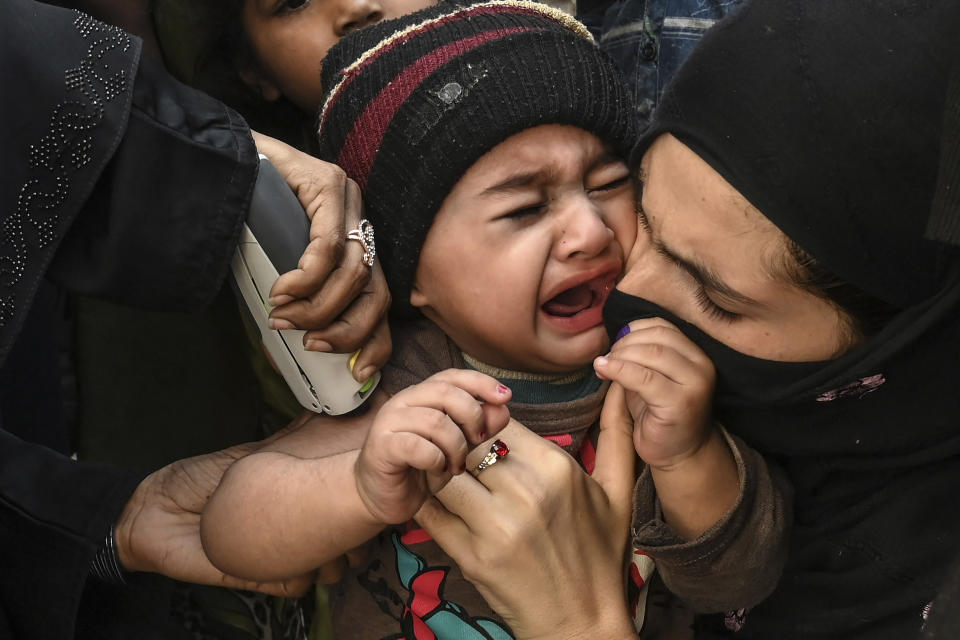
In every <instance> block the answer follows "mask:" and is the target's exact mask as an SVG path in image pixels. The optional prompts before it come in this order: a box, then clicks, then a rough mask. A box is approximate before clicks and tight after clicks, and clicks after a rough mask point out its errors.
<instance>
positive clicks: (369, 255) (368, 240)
mask: <svg viewBox="0 0 960 640" xmlns="http://www.w3.org/2000/svg"><path fill="white" fill-rule="evenodd" d="M347 240H356V241H357V242H359V243H360V244H362V245H363V264H365V265H367V266H368V267H372V266H373V259H374V258H375V257H376V256H377V245H376V244H374V242H373V225H372V224H370V221H369V220H367V219H366V218H364V219H363V220H361V221H360V224H358V225H357V228H356V229H353V230H352V231H350V232H349V233H348V234H347Z"/></svg>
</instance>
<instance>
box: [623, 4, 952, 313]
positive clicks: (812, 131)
mask: <svg viewBox="0 0 960 640" xmlns="http://www.w3.org/2000/svg"><path fill="white" fill-rule="evenodd" d="M958 48H960V3H957V2H953V1H948V0H924V1H922V2H919V1H917V0H777V1H776V2H770V1H768V0H757V1H750V0H748V2H746V3H745V5H744V6H743V7H741V8H740V10H739V12H737V13H735V14H734V15H732V16H730V17H728V18H727V19H725V20H723V21H721V22H719V23H718V24H717V25H715V26H714V27H713V28H712V29H711V30H710V31H709V32H708V33H707V34H706V35H705V36H704V38H703V40H702V41H701V43H700V45H699V46H698V47H697V49H696V50H695V51H694V52H693V53H692V54H691V55H690V57H689V58H688V59H687V60H686V62H685V63H684V64H683V66H682V67H681V68H680V70H679V71H678V73H677V75H676V77H675V78H674V79H673V81H672V82H671V84H670V85H669V86H668V87H667V90H666V91H665V93H664V97H663V100H662V102H661V104H660V107H659V109H658V111H657V113H656V114H655V115H654V121H653V123H652V124H651V127H650V129H649V130H647V131H646V132H645V133H644V136H643V139H642V140H641V141H640V142H639V143H638V146H637V148H636V149H635V151H634V154H633V158H632V161H633V162H634V163H635V162H638V161H639V159H640V156H642V154H643V153H644V152H645V151H646V149H647V148H648V147H649V146H650V144H652V142H653V141H654V139H656V138H657V137H658V136H660V135H661V134H664V133H671V134H673V135H674V136H676V137H677V138H678V139H679V140H680V141H681V142H683V143H684V144H685V145H686V146H688V147H689V148H690V149H692V150H693V151H694V152H695V153H697V155H699V156H700V157H701V158H702V159H703V160H704V161H706V162H707V163H708V164H710V165H711V166H712V167H713V168H714V169H715V170H716V171H717V172H718V173H720V175H722V176H723V177H724V179H725V180H726V181H727V182H729V183H730V184H731V185H732V186H733V187H734V188H736V189H737V190H738V191H739V192H740V193H741V194H742V195H743V196H744V197H746V199H747V200H749V201H750V203H751V204H753V205H754V206H755V207H757V209H759V210H760V212H761V213H762V214H763V215H764V216H766V217H767V218H768V219H769V220H770V221H771V222H773V223H774V224H775V225H777V226H778V227H779V228H780V229H781V230H782V231H783V232H784V233H785V234H786V235H787V236H788V237H789V238H790V239H791V240H793V241H794V242H795V243H796V244H797V245H799V246H800V247H801V248H802V249H803V250H804V251H805V252H807V253H808V254H810V255H811V256H813V257H814V258H815V259H816V260H817V261H818V262H819V263H820V264H821V265H822V266H823V268H825V269H827V270H828V271H830V272H831V273H832V274H833V275H835V276H837V277H839V278H841V279H843V280H845V281H846V282H849V283H851V284H853V285H856V286H857V287H858V288H860V289H861V290H862V291H864V292H866V293H868V294H870V295H872V296H873V297H875V298H877V299H879V300H882V301H884V302H886V303H888V304H890V305H892V306H894V307H898V308H906V307H908V306H911V305H913V304H915V303H917V302H919V301H922V300H925V299H927V298H929V297H930V296H931V295H932V294H933V293H935V292H936V291H938V290H939V289H940V288H941V286H943V282H944V280H945V278H946V277H947V275H948V268H949V267H950V266H951V262H953V253H952V251H951V249H949V248H948V247H947V246H946V245H944V244H940V243H937V242H934V241H932V240H929V239H927V238H925V237H924V233H925V229H926V225H927V218H928V216H929V213H930V210H931V201H932V199H933V194H934V186H935V183H936V179H937V166H938V162H939V158H940V153H939V148H940V140H941V136H940V134H941V124H942V122H943V120H944V115H943V114H944V109H945V95H946V92H947V78H948V72H949V69H950V64H951V62H952V61H953V60H955V59H956V52H957V49H958Z"/></svg>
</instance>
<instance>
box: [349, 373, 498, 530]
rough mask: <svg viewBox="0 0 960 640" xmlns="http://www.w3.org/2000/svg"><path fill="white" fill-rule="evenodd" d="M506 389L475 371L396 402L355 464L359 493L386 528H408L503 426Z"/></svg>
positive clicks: (438, 377) (426, 385) (436, 379)
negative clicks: (471, 452) (478, 447)
mask: <svg viewBox="0 0 960 640" xmlns="http://www.w3.org/2000/svg"><path fill="white" fill-rule="evenodd" d="M510 397H511V393H510V389H508V388H507V387H505V386H503V385H502V384H500V383H499V382H497V381H496V380H495V379H493V378H491V377H490V376H487V375H484V374H482V373H479V372H477V371H466V370H458V369H448V370H447V371H442V372H440V373H438V374H435V375H433V376H430V377H429V378H427V379H426V380H424V381H423V382H421V383H420V384H417V385H414V386H412V387H409V388H407V389H404V390H403V391H401V392H400V393H398V394H397V395H395V396H393V397H392V398H391V399H390V400H389V401H387V403H386V404H384V405H383V407H382V408H381V409H380V411H379V412H378V413H377V416H376V418H374V421H373V425H372V426H371V427H370V431H369V433H368V434H367V439H366V441H365V442H364V444H363V449H362V450H361V451H360V456H359V458H358V459H357V466H356V477H357V490H358V492H359V493H360V497H361V499H362V500H363V502H364V504H365V505H366V507H367V509H368V510H369V511H370V513H371V514H372V515H373V516H374V518H376V519H377V520H379V521H380V522H383V523H386V524H397V523H401V522H406V521H407V520H409V519H410V518H411V517H413V514H414V513H416V511H417V510H418V509H419V508H420V505H422V504H423V501H424V500H426V498H427V496H429V495H430V494H431V493H432V492H435V491H439V490H440V489H441V488H442V487H443V486H444V485H445V484H446V483H447V481H448V480H450V478H451V477H452V476H453V475H455V474H458V473H462V472H463V471H464V469H465V464H466V457H467V452H468V451H469V450H470V449H471V448H472V447H473V446H475V445H478V444H480V443H481V442H483V441H485V440H487V439H488V438H490V437H491V436H492V435H494V434H495V433H497V432H499V431H500V430H501V429H503V427H505V426H506V424H507V422H508V421H509V419H510V412H509V411H508V410H507V407H506V406H505V405H506V403H507V401H508V400H509V399H510Z"/></svg>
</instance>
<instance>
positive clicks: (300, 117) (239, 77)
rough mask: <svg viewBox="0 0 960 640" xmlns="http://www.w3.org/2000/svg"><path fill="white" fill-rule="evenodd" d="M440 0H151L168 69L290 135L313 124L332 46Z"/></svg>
mask: <svg viewBox="0 0 960 640" xmlns="http://www.w3.org/2000/svg"><path fill="white" fill-rule="evenodd" d="M437 1H438V0H217V1H216V2H211V1H210V0H200V1H198V0H151V2H152V11H153V15H154V22H155V27H156V30H157V32H158V36H159V40H160V42H161V47H162V48H163V53H164V57H165V59H166V62H167V64H168V65H169V66H171V68H172V69H173V71H174V72H175V73H176V74H177V75H178V76H179V77H180V78H181V79H183V80H185V81H186V82H188V83H190V84H193V85H194V86H197V87H199V88H201V89H204V90H205V91H208V92H209V93H211V94H212V95H214V96H216V97H218V98H220V99H221V100H224V101H225V102H227V103H228V104H230V105H231V106H234V107H235V108H237V109H238V110H239V111H241V113H243V114H244V116H245V117H247V118H248V119H249V120H251V124H252V125H253V126H254V128H258V129H261V130H263V131H264V132H265V133H272V134H275V135H279V136H280V137H283V138H287V139H288V140H289V139H290V138H291V137H292V136H295V135H297V134H299V133H300V130H301V129H304V127H303V125H312V122H313V118H314V116H315V115H316V112H317V109H318V107H319V105H320V96H321V93H322V88H321V85H320V61H321V60H323V58H324V56H326V55H327V51H329V50H330V47H332V46H333V45H334V44H336V43H337V41H338V40H340V38H342V37H343V36H345V35H346V34H348V33H350V32H351V31H355V30H357V29H360V28H362V27H365V26H369V25H371V24H374V23H376V22H379V21H381V20H387V19H391V18H396V17H399V16H402V15H405V14H408V13H412V12H414V11H417V10H419V9H423V8H426V7H429V6H432V5H434V4H436V3H437ZM289 141H290V142H294V143H296V142H298V141H297V140H289Z"/></svg>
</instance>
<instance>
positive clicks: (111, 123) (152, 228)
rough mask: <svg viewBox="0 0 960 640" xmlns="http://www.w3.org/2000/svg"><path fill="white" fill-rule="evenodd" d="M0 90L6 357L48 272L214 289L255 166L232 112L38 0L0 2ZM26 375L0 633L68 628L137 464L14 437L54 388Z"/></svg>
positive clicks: (1, 568) (3, 478) (0, 569)
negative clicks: (81, 458) (94, 460)
mask: <svg viewBox="0 0 960 640" xmlns="http://www.w3.org/2000/svg"><path fill="white" fill-rule="evenodd" d="M0 86H3V87H4V99H3V100H2V101H0V149H2V150H0V153H2V154H3V157H4V160H3V163H2V166H3V169H4V172H5V175H4V179H3V180H2V181H0V225H2V229H3V234H2V236H0V364H3V363H4V360H5V359H6V357H7V355H8V354H9V353H10V351H11V348H12V347H13V345H14V343H15V342H18V344H17V348H18V349H21V348H22V349H26V353H28V354H29V353H30V352H31V350H32V348H33V347H35V346H36V345H35V344H30V343H27V342H24V341H29V340H34V339H36V338H34V336H35V334H34V333H30V332H26V331H21V329H22V326H23V323H24V321H25V319H26V318H27V317H28V314H29V313H30V311H31V307H32V301H33V300H34V297H35V295H36V293H37V290H38V287H39V285H40V283H41V282H42V281H43V279H44V278H47V279H48V280H49V282H51V283H53V284H57V285H59V286H62V287H64V288H66V289H68V290H70V291H74V292H80V293H84V294H88V295H96V296H101V297H104V298H108V299H110V300H113V301H116V302H120V303H124V304H131V305H139V306H144V307H149V308H153V309H168V310H173V309H190V308H194V307H197V306H199V305H201V304H203V303H205V302H207V301H209V300H210V299H211V298H212V297H213V296H214V294H215V293H216V292H217V291H218V290H219V288H220V286H221V285H222V283H223V280H224V278H225V275H226V272H227V268H228V264H229V258H230V256H231V254H232V252H233V250H234V247H235V243H236V238H237V235H238V233H239V229H240V224H241V223H242V221H243V217H244V215H245V213H246V209H247V206H248V203H249V195H250V190H251V189H252V185H253V181H254V179H255V176H256V167H257V155H256V149H255V147H254V144H253V140H252V138H251V136H250V133H249V129H248V128H247V127H246V125H245V123H244V122H243V121H242V119H240V118H239V117H238V116H237V115H236V114H235V113H233V112H231V111H230V110H228V109H226V108H225V107H224V106H223V105H221V104H220V103H217V102H215V101H213V100H211V99H209V98H207V97H206V96H203V95H202V94H199V93H197V92H195V91H192V90H189V89H187V88H185V87H183V86H182V85H179V84H177V83H175V82H174V81H173V80H171V79H170V78H169V77H168V76H166V75H165V74H164V73H163V71H162V70H161V69H160V68H159V66H157V65H155V64H152V63H150V62H149V61H147V60H146V59H144V60H142V61H141V60H140V44H139V40H137V39H136V38H133V37H131V36H129V35H128V34H125V33H124V32H122V31H120V30H117V29H114V28H110V27H107V26H105V25H103V24H101V23H99V22H97V21H95V20H92V19H91V18H89V17H87V16H84V15H83V14H79V13H77V12H72V11H66V10H62V9H58V8H53V7H50V6H48V5H44V4H40V3H35V2H32V1H30V0H5V1H4V2H2V3H0ZM40 339H42V336H40ZM48 362H49V360H48ZM8 371H9V370H8ZM18 374H23V375H27V372H22V371H21V372H17V371H13V372H12V373H11V375H13V376H17V375H18ZM18 380H19V379H18ZM24 388H27V389H31V388H36V389H37V392H36V394H35V397H34V398H33V399H32V401H31V402H23V403H20V404H19V405H18V406H13V405H11V404H6V405H4V406H3V407H0V411H2V412H3V413H2V414H0V420H2V423H0V426H2V427H3V428H0V549H2V552H0V635H2V636H3V637H14V638H18V639H20V638H71V637H74V624H75V619H76V617H77V611H78V606H79V603H80V600H81V594H82V592H83V590H84V585H85V582H86V580H87V572H88V568H89V565H90V560H91V558H92V555H93V552H94V550H95V548H96V546H97V545H98V544H99V543H100V542H101V541H102V540H103V537H104V535H105V533H106V531H107V530H108V529H109V526H110V524H111V523H112V522H113V521H114V520H115V519H116V517H117V515H118V514H119V512H120V510H121V509H122V507H123V505H124V504H125V502H126V501H127V499H128V498H129V496H130V495H131V493H132V492H133V490H134V488H135V487H136V484H137V482H138V481H139V477H138V476H137V475H135V474H131V473H128V472H124V471H121V470H118V469H113V468H110V467H106V466H101V465H97V464H90V463H77V462H74V461H72V460H70V459H69V458H68V457H66V456H64V455H62V454H61V453H58V452H55V451H53V450H52V449H49V448H47V447H44V446H40V445H37V444H33V443H31V442H27V441H25V440H23V439H21V438H18V437H16V436H14V435H12V433H11V432H12V431H20V432H23V430H22V429H18V425H21V424H23V423H25V422H27V421H30V420H32V416H31V415H29V414H30V412H31V409H30V407H31V406H41V405H42V404H43V403H46V402H49V401H50V398H48V397H44V396H43V395H42V393H41V392H40V390H39V387H31V386H30V385H24ZM61 426H62V425H58V424H50V425H49V428H50V429H51V430H54V431H55V430H57V429H59V428H60V427H61ZM131 428H135V426H134V425H131ZM30 437H31V438H34V437H35V436H34V435H30ZM38 439H39V437H38ZM103 637H106V636H103ZM116 637H130V636H129V635H123V634H120V635H117V636H116Z"/></svg>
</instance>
